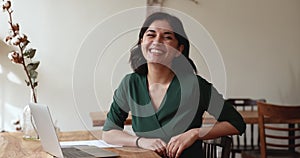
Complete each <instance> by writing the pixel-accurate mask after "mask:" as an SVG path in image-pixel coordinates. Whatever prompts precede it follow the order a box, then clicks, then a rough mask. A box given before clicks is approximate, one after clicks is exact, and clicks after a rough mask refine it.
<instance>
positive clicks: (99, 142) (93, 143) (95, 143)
mask: <svg viewBox="0 0 300 158" xmlns="http://www.w3.org/2000/svg"><path fill="white" fill-rule="evenodd" d="M59 143H60V145H61V147H66V146H75V145H89V146H96V147H99V148H109V147H114V148H115V147H122V146H119V145H112V144H108V143H106V142H105V141H103V140H84V141H64V142H59Z"/></svg>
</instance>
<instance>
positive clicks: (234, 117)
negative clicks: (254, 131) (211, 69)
mask: <svg viewBox="0 0 300 158" xmlns="http://www.w3.org/2000/svg"><path fill="white" fill-rule="evenodd" d="M199 84H200V94H201V99H200V100H201V101H203V102H202V103H200V104H203V105H205V107H204V110H206V111H207V112H208V113H209V114H210V115H212V116H214V117H215V118H216V119H217V120H218V121H220V122H221V121H227V122H229V123H230V124H231V125H233V126H234V127H235V128H236V129H237V130H238V131H239V133H240V135H241V134H243V133H244V132H245V130H246V124H245V122H244V119H243V117H242V116H241V115H240V113H239V112H238V111H237V110H236V109H235V108H234V106H233V105H232V104H230V103H229V102H225V100H224V98H223V96H222V95H221V94H220V93H219V92H218V91H217V90H216V88H215V87H214V86H213V85H212V84H211V83H209V82H207V81H206V80H204V79H202V78H200V79H199Z"/></svg>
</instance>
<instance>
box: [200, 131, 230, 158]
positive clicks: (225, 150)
mask: <svg viewBox="0 0 300 158" xmlns="http://www.w3.org/2000/svg"><path fill="white" fill-rule="evenodd" d="M231 144H232V137H231V136H223V137H219V138H216V139H210V140H204V141H203V151H204V158H219V156H218V153H219V152H218V149H221V158H229V156H230V151H231Z"/></svg>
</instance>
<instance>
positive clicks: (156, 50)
mask: <svg viewBox="0 0 300 158" xmlns="http://www.w3.org/2000/svg"><path fill="white" fill-rule="evenodd" d="M150 53H156V54H162V53H164V52H163V51H161V50H159V49H150Z"/></svg>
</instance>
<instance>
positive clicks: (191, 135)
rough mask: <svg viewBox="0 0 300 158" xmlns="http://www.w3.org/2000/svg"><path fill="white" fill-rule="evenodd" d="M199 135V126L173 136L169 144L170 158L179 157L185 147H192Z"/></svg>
mask: <svg viewBox="0 0 300 158" xmlns="http://www.w3.org/2000/svg"><path fill="white" fill-rule="evenodd" d="M198 135H199V128H197V129H190V130H189V131H187V132H185V133H182V134H179V135H177V136H174V137H172V138H171V140H170V142H169V143H168V145H167V154H168V156H169V158H178V157H179V156H180V155H181V153H182V152H183V150H184V149H186V148H188V147H190V146H191V145H192V144H193V143H194V142H195V141H196V140H197V139H198Z"/></svg>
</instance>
